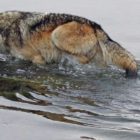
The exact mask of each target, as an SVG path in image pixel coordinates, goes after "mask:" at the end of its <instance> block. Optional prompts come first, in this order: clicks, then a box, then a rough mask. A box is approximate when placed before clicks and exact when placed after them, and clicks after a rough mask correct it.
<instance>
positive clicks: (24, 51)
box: [0, 11, 137, 76]
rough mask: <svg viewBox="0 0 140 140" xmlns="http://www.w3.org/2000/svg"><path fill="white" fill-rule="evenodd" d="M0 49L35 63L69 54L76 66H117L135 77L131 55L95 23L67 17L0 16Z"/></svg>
mask: <svg viewBox="0 0 140 140" xmlns="http://www.w3.org/2000/svg"><path fill="white" fill-rule="evenodd" d="M0 50H1V51H3V52H4V51H7V52H10V53H11V54H12V55H13V56H15V57H18V58H21V59H26V60H30V61H32V62H33V63H36V64H45V63H50V62H52V61H55V62H57V61H60V60H62V59H63V57H64V56H67V55H70V56H71V57H73V58H74V59H76V60H77V61H78V62H79V63H82V64H86V63H90V62H94V63H96V64H98V65H105V66H106V65H116V66H118V67H120V68H122V69H124V70H126V74H127V75H128V76H136V75H137V64H136V61H135V59H134V57H133V55H132V54H131V53H130V52H128V51H127V50H125V49H124V48H123V47H121V46H120V45H119V44H118V43H116V42H115V41H113V40H112V39H111V38H110V37H109V36H108V35H107V34H106V32H105V31H104V30H103V29H102V28H101V26H100V25H98V24H97V23H95V22H92V21H90V20H88V19H85V18H82V17H78V16H73V15H68V14H54V13H50V14H43V13H29V12H17V11H13V12H4V13H0Z"/></svg>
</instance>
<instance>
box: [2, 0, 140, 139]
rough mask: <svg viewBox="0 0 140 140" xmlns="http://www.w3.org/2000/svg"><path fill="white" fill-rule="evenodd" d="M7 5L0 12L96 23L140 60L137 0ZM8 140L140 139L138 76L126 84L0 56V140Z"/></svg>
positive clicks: (97, 72) (89, 70) (78, 69)
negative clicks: (63, 16)
mask: <svg viewBox="0 0 140 140" xmlns="http://www.w3.org/2000/svg"><path fill="white" fill-rule="evenodd" d="M7 2H9V1H8V0H5V1H3V2H0V3H1V5H0V9H1V11H3V10H11V9H20V10H28V11H46V9H47V10H49V11H54V12H67V13H73V14H77V15H82V16H85V17H88V18H90V19H93V20H95V21H98V22H99V23H101V25H103V28H104V29H105V30H106V31H107V32H108V33H109V35H110V36H111V37H113V39H115V38H116V39H115V40H117V41H118V40H119V41H118V42H120V43H121V44H122V45H124V47H126V48H127V49H128V50H129V51H131V52H132V53H133V54H134V55H135V56H136V59H137V60H139V58H140V57H139V56H140V49H139V48H138V46H139V45H140V42H139V40H140V38H139V36H140V32H139V30H138V29H139V25H140V24H139V22H140V20H139V19H138V17H139V13H140V11H139V4H140V2H139V1H138V0H133V1H131V0H120V1H111V0H107V1H106V2H104V3H103V2H102V1H101V0H99V1H96V0H95V1H91V0H89V2H87V1H84V0H82V1H80V3H81V5H79V0H77V2H75V3H71V2H70V3H69V7H68V8H66V7H64V5H67V2H66V1H64V0H62V3H56V2H55V1H53V0H51V1H49V0H48V1H44V3H45V2H46V4H47V6H44V3H43V2H39V1H37V0H34V1H32V0H31V1H30V3H34V7H33V6H31V4H28V5H29V6H28V5H27V7H24V6H23V5H24V4H25V3H26V1H25V0H24V1H22V0H21V1H20V2H19V1H16V0H13V3H11V5H8V3H7ZM125 4H126V5H125ZM100 5H104V7H102V6H100ZM124 5H125V6H124ZM46 7H47V8H46ZM118 8H119V11H118V10H117V9H118ZM68 9H69V10H68ZM126 13H127V14H129V15H130V16H127V17H126ZM128 23H129V24H128ZM124 25H125V26H124ZM132 46H133V47H132ZM138 64H139V69H140V63H139V62H138ZM139 75H140V70H139ZM8 139H10V140H18V139H20V140H31V139H34V140H38V139H39V140H44V139H47V140H139V139H140V77H138V78H137V79H128V78H125V75H124V73H123V71H121V70H118V69H116V68H107V69H100V68H96V67H95V66H93V65H84V66H80V65H78V66H75V68H71V67H66V68H65V69H59V68H58V65H57V64H49V65H47V66H46V67H45V66H44V67H42V66H36V65H33V64H31V63H29V62H26V61H21V60H15V59H13V58H11V57H10V56H6V55H2V54H0V140H8Z"/></svg>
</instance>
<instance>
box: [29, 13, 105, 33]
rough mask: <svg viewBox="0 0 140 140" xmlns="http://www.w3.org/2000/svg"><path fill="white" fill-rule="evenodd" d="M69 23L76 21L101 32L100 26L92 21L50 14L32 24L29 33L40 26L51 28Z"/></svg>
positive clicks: (67, 15) (66, 15) (72, 16)
mask: <svg viewBox="0 0 140 140" xmlns="http://www.w3.org/2000/svg"><path fill="white" fill-rule="evenodd" d="M71 21H76V22H79V23H82V24H88V25H90V26H92V27H93V28H94V29H100V30H102V28H101V26H100V25H99V24H97V23H95V22H93V21H90V20H88V19H86V18H83V17H79V16H74V15H69V14H55V13H50V14H47V15H46V16H44V17H43V19H42V20H41V21H39V22H37V23H34V24H33V25H32V26H31V27H30V29H31V31H34V30H36V29H38V28H40V27H42V26H46V25H51V26H58V25H61V24H64V23H68V22H71Z"/></svg>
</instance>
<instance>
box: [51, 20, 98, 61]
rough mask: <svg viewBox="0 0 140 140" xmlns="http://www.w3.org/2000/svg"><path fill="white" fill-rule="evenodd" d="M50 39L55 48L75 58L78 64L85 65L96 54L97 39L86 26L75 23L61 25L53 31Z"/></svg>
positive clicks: (92, 30)
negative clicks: (78, 61)
mask: <svg viewBox="0 0 140 140" xmlns="http://www.w3.org/2000/svg"><path fill="white" fill-rule="evenodd" d="M51 39H52V42H53V44H54V45H55V47H57V48H58V49H59V50H61V51H64V52H65V53H68V54H71V55H73V56H76V57H77V58H78V60H80V62H83V63H86V62H88V59H91V58H92V57H93V56H94V55H95V54H96V49H97V45H96V44H97V38H96V36H95V33H94V29H93V28H92V27H90V26H89V25H87V24H80V23H77V22H75V21H73V22H69V23H66V24H63V25H61V26H59V27H57V28H56V29H55V30H54V31H53V33H52V35H51ZM82 59H85V60H82Z"/></svg>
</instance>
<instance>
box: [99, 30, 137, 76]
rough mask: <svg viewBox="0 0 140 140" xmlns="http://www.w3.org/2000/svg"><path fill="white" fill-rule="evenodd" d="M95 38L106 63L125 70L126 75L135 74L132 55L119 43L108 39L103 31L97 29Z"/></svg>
mask: <svg viewBox="0 0 140 140" xmlns="http://www.w3.org/2000/svg"><path fill="white" fill-rule="evenodd" d="M97 38H98V40H99V44H100V47H101V50H102V56H103V60H104V61H105V63H106V64H114V65H116V66H118V67H120V68H122V69H124V70H125V71H126V76H130V77H135V76H137V63H136V60H135V58H134V56H133V55H132V54H131V53H130V52H129V51H127V50H126V49H124V48H123V47H122V46H121V45H120V44H118V43H117V42H115V41H113V40H112V39H110V37H109V36H108V35H107V34H106V33H105V32H104V31H103V30H97Z"/></svg>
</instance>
